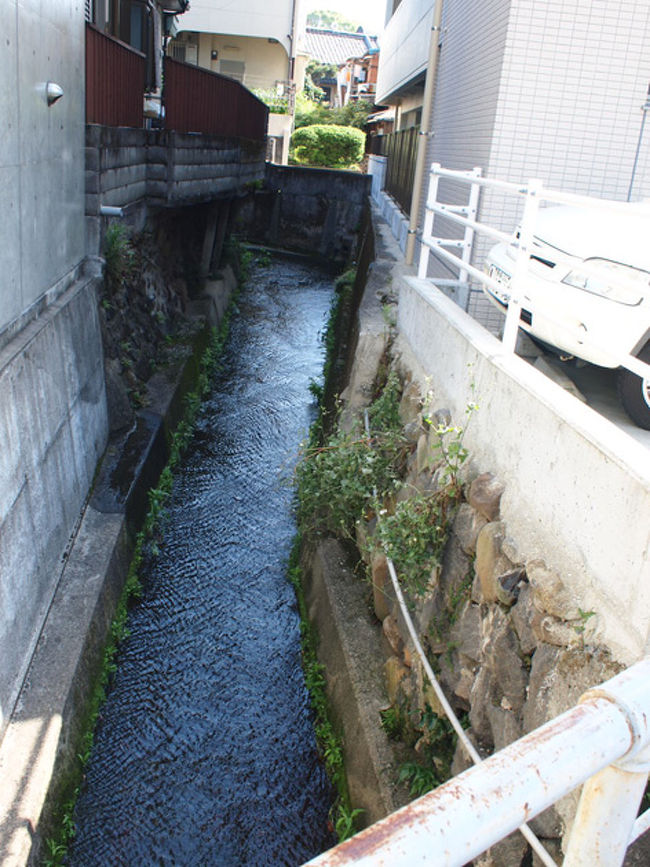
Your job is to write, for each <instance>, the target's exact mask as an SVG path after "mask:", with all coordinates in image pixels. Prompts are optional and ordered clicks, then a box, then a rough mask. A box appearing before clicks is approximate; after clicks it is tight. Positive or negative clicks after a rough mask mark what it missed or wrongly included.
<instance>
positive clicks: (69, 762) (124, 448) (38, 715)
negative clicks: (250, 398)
mask: <svg viewBox="0 0 650 867" xmlns="http://www.w3.org/2000/svg"><path fill="white" fill-rule="evenodd" d="M234 285H235V281H234V277H233V275H232V273H231V272H230V274H229V275H228V276H227V279H226V280H224V281H222V285H221V286H220V287H217V288H219V293H218V294H220V295H229V294H230V293H231V292H232V290H233V289H234ZM214 291H216V288H215V287H214V286H213V294H214ZM219 303H220V307H221V309H223V301H222V300H220V302H219ZM212 305H213V301H212V300H210V299H209V298H207V299H204V300H203V301H202V302H201V312H202V313H203V314H204V315H200V316H198V317H195V318H194V320H190V321H193V327H192V329H191V332H192V333H191V336H188V340H187V342H186V343H184V344H183V345H178V346H177V347H176V348H175V349H176V354H177V360H176V362H175V363H174V364H172V365H171V366H170V367H168V368H167V369H165V370H163V371H159V372H158V373H156V374H155V375H154V377H152V379H151V380H150V382H149V384H148V394H147V395H146V396H145V400H146V403H147V409H146V410H143V411H140V412H139V413H138V414H137V418H136V424H135V426H134V428H133V429H132V430H131V432H130V433H129V434H128V435H126V436H123V437H122V438H121V439H118V440H117V441H115V442H113V443H112V444H111V445H109V448H108V450H107V452H106V454H105V456H104V459H103V463H102V465H101V468H100V470H99V473H98V476H97V478H96V481H95V485H94V488H93V493H92V495H91V497H90V500H89V502H88V503H87V505H86V508H85V509H84V511H83V514H82V518H81V521H80V524H79V527H78V530H77V532H76V534H75V536H74V538H73V540H72V542H71V545H70V547H69V549H68V551H67V554H66V556H65V558H64V564H63V568H62V571H61V574H60V578H59V581H58V585H57V588H56V591H55V593H54V596H53V599H52V602H51V605H50V608H49V612H48V615H47V618H46V620H45V624H44V627H43V629H42V631H41V634H40V637H39V640H38V643H37V646H36V649H35V652H34V655H33V657H32V661H31V665H30V667H29V670H28V673H27V677H26V679H25V681H24V684H23V688H22V690H21V692H20V695H19V698H18V701H17V704H16V707H15V710H14V713H13V715H12V718H11V720H10V722H9V725H8V727H7V729H6V732H5V735H4V738H3V740H2V743H1V744H0V779H2V786H0V863H2V864H3V867H10V865H11V867H13V865H16V867H17V865H24V864H27V863H38V862H39V861H40V859H41V858H42V856H43V854H44V853H43V841H44V839H45V837H46V836H47V835H48V833H49V823H50V821H51V818H52V817H51V811H52V809H53V808H54V807H55V805H59V804H60V801H61V799H62V798H63V797H67V796H68V795H69V792H67V788H68V787H69V786H70V778H71V777H70V775H71V772H72V768H73V766H74V763H75V760H76V752H77V750H78V749H79V741H80V737H81V736H82V734H83V731H84V727H85V725H86V713H87V711H86V709H87V705H88V700H89V697H90V694H91V693H92V690H93V687H94V684H95V682H96V680H97V678H98V676H99V673H100V671H101V666H102V659H103V653H104V647H105V645H106V641H107V636H108V632H109V629H110V625H111V621H112V618H113V614H114V612H115V608H116V605H117V602H118V600H119V598H120V596H121V593H122V589H123V586H124V582H125V578H126V574H127V569H128V564H129V561H130V557H131V554H132V551H133V535H134V530H135V529H136V526H137V524H138V521H141V519H142V515H143V511H144V509H145V507H146V502H147V491H148V489H149V488H150V487H151V486H152V484H155V482H156V480H157V478H158V475H159V474H160V471H161V469H162V468H163V466H164V465H165V463H166V461H167V458H168V456H169V452H168V449H169V440H170V432H171V431H173V429H174V427H175V425H176V424H177V423H178V421H179V419H180V417H181V415H182V408H183V398H184V396H185V394H187V393H188V391H190V390H191V389H192V388H193V387H194V383H195V381H196V376H197V374H198V370H199V361H200V357H201V355H202V353H203V351H204V349H205V347H206V345H207V340H208V333H209V329H208V318H207V317H206V315H205V314H206V313H210V308H211V306H212ZM216 318H217V317H216V314H215V316H214V318H213V322H214V321H216Z"/></svg>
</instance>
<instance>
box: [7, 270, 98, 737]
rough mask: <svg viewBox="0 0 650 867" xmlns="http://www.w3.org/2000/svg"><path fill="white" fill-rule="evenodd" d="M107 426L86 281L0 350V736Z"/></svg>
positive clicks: (90, 285)
mask: <svg viewBox="0 0 650 867" xmlns="http://www.w3.org/2000/svg"><path fill="white" fill-rule="evenodd" d="M107 429H108V428H107V418H106V397H105V390H104V371H103V364H102V348H101V334H100V328H99V319H98V313H97V299H96V294H95V282H94V278H91V277H85V278H81V279H79V280H78V281H77V282H76V283H75V284H74V285H73V286H71V287H70V288H69V289H68V290H67V291H66V292H65V293H64V294H63V295H61V296H60V298H59V299H58V300H57V301H55V302H54V303H53V304H51V305H50V306H49V307H48V308H47V310H46V311H45V312H44V313H42V315H41V316H40V317H38V319H35V320H34V321H33V322H32V323H30V324H29V325H28V326H27V327H26V328H25V329H23V331H22V332H21V333H20V334H19V335H17V336H16V337H15V338H14V339H13V340H12V341H10V342H9V343H8V344H7V345H6V346H5V347H4V349H3V350H2V352H0V442H2V443H3V447H2V449H0V540H1V541H0V659H2V666H0V735H1V734H2V732H3V730H4V726H5V725H6V723H7V721H8V716H9V714H10V713H11V710H12V707H13V704H14V701H15V699H16V697H17V694H18V690H19V688H20V685H21V683H22V680H23V677H24V675H25V672H26V669H27V666H28V664H29V660H30V658H31V654H32V652H33V649H34V646H35V643H36V640H37V638H38V635H39V631H40V629H41V626H42V623H43V620H44V617H45V614H46V613H47V609H48V606H49V603H50V600H51V598H52V594H53V592H54V589H55V587H56V584H57V581H58V578H59V574H60V571H61V568H62V559H61V557H62V554H63V552H64V551H65V548H66V545H67V544H68V541H69V539H70V536H71V534H72V532H73V530H74V528H75V524H76V521H77V519H78V516H79V513H80V510H81V507H82V505H83V503H84V500H85V498H86V495H87V493H88V490H89V489H90V485H91V482H92V478H93V474H94V472H95V468H96V465H97V461H98V459H99V457H100V456H101V454H102V453H103V451H104V448H105V445H106V435H107ZM71 628H74V625H73V624H71Z"/></svg>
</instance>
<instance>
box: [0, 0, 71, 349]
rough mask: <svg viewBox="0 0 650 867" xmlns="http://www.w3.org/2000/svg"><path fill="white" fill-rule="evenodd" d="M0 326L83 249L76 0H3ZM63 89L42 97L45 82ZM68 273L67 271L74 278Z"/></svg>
mask: <svg viewBox="0 0 650 867" xmlns="http://www.w3.org/2000/svg"><path fill="white" fill-rule="evenodd" d="M3 9H4V15H3V38H2V52H1V53H0V80H1V81H2V87H1V88H0V116H1V117H2V125H1V130H0V213H1V214H2V241H1V243H0V275H1V276H0V332H2V331H3V330H4V329H5V328H6V327H7V326H8V325H10V323H14V322H15V321H16V320H18V319H20V318H21V317H22V316H23V314H24V313H25V311H27V310H28V309H29V308H30V307H31V306H32V305H34V304H35V303H36V302H38V301H39V299H41V298H42V297H43V296H44V295H45V293H46V292H48V291H50V290H51V289H52V287H53V286H54V284H58V290H59V291H64V289H65V288H66V287H67V285H69V282H70V280H66V278H67V276H68V275H69V274H70V273H71V272H72V271H73V270H74V268H75V267H76V266H77V265H78V263H79V261H80V260H81V259H82V258H83V256H84V243H85V242H84V223H83V183H84V169H83V123H84V19H83V9H81V8H80V7H79V3H78V2H77V0H61V2H57V3H48V4H42V3H39V2H35V0H29V2H22V0H20V2H19V0H8V2H7V3H5V4H4V5H3ZM47 81H54V82H56V83H57V84H59V85H60V86H61V87H62V88H63V91H64V96H63V97H62V98H61V99H60V100H59V101H58V102H56V103H55V104H54V105H52V106H50V107H48V105H47V101H46V99H45V83H46V82H47ZM71 279H72V278H71Z"/></svg>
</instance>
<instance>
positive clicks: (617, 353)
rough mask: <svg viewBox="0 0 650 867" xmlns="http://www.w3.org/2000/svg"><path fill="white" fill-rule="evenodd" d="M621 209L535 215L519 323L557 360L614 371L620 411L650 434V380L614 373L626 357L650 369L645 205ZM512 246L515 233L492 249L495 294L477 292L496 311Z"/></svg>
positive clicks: (649, 249) (648, 211)
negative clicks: (646, 364) (616, 378)
mask: <svg viewBox="0 0 650 867" xmlns="http://www.w3.org/2000/svg"><path fill="white" fill-rule="evenodd" d="M625 207H626V211H625V212H624V213H620V212H617V213H613V212H611V213H610V212H607V211H603V210H601V209H587V208H576V207H564V206H561V207H549V208H543V209H542V210H540V212H539V215H538V219H537V225H536V228H535V232H534V239H533V245H532V251H531V253H530V260H529V263H528V271H527V274H526V277H525V280H524V282H523V288H522V290H520V292H519V295H520V298H519V300H520V303H521V305H522V311H521V321H520V323H519V324H520V326H521V328H522V329H523V330H524V331H526V332H528V334H529V335H530V336H531V337H532V338H533V339H535V340H537V341H539V342H540V343H542V344H543V345H544V346H546V347H547V348H550V349H551V350H552V351H553V352H555V353H556V354H557V355H559V356H560V357H561V358H562V359H563V360H570V359H573V358H577V359H583V360H584V361H587V362H590V363H592V364H597V365H600V366H601V367H609V368H620V369H619V373H618V381H617V382H618V394H619V397H620V400H621V402H622V404H623V407H624V409H625V411H626V412H627V413H628V415H629V416H630V418H631V419H632V420H633V421H634V422H635V423H636V424H637V425H638V426H639V427H642V428H645V429H646V430H650V378H648V379H644V378H642V377H639V376H637V375H636V374H634V373H631V372H630V371H628V370H626V369H625V368H623V367H620V359H621V356H622V355H627V354H629V355H634V356H637V357H638V358H640V359H641V360H643V361H646V362H649V363H650V203H643V204H636V203H635V204H630V205H629V206H625ZM515 242H516V233H515V238H513V243H511V244H507V243H500V244H497V245H496V246H494V247H493V248H492V249H491V250H490V252H489V253H488V255H487V260H486V265H485V270H486V272H487V273H488V274H489V276H491V277H492V278H493V279H494V280H495V281H496V282H497V284H498V286H499V288H498V289H495V288H493V287H487V286H485V285H484V286H483V289H484V291H485V292H486V293H487V294H488V296H489V298H490V300H491V301H493V302H494V304H496V305H497V306H498V307H500V308H501V309H502V310H503V309H507V307H508V302H509V300H510V289H511V287H510V284H511V280H512V275H513V271H514V266H515V259H516V255H517V249H516V246H515Z"/></svg>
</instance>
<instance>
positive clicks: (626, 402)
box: [616, 341, 650, 430]
mask: <svg viewBox="0 0 650 867" xmlns="http://www.w3.org/2000/svg"><path fill="white" fill-rule="evenodd" d="M637 358H640V359H641V361H645V362H646V363H649V364H650V341H648V343H646V345H645V346H644V347H643V349H642V350H641V352H639V354H638V356H637ZM616 387H617V391H618V396H619V399H620V401H621V403H622V404H623V409H624V410H625V412H626V413H627V414H628V415H629V417H630V418H631V419H632V421H633V422H634V424H636V425H638V427H642V428H644V430H650V378H648V379H643V378H642V377H640V376H637V375H636V373H632V372H631V371H629V370H625V368H623V367H622V368H621V369H620V370H619V372H618V381H617V383H616Z"/></svg>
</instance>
